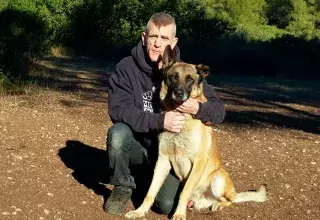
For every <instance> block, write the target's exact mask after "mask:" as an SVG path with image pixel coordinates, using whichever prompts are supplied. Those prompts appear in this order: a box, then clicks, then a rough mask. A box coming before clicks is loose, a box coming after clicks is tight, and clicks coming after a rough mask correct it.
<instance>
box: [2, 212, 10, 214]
mask: <svg viewBox="0 0 320 220" xmlns="http://www.w3.org/2000/svg"><path fill="white" fill-rule="evenodd" d="M2 215H10V212H2Z"/></svg>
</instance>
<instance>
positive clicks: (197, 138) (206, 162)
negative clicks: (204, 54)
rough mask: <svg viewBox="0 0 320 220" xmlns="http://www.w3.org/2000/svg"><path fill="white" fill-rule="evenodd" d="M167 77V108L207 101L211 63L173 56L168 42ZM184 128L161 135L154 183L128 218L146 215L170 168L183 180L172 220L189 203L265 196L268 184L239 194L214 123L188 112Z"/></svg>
mask: <svg viewBox="0 0 320 220" xmlns="http://www.w3.org/2000/svg"><path fill="white" fill-rule="evenodd" d="M162 61H163V71H164V76H165V79H164V80H163V82H162V87H161V91H160V98H161V100H162V102H163V105H164V108H165V110H166V111H171V110H174V109H175V108H176V106H177V105H179V103H182V102H184V101H186V100H187V99H188V98H194V99H197V100H198V101H199V102H202V103H204V102H206V98H205V96H204V94H203V85H202V80H203V78H205V77H206V76H207V75H208V74H209V67H207V66H205V65H201V64H199V65H193V64H188V63H184V62H177V61H176V60H175V54H174V50H172V49H171V47H170V46H167V47H166V49H165V52H164V55H163V58H162ZM184 115H185V123H184V127H183V129H182V131H181V132H180V133H171V132H168V131H164V132H161V133H160V134H159V155H158V160H157V163H156V167H155V170H154V175H153V179H152V183H151V185H150V188H149V191H148V193H147V195H146V197H145V199H144V201H143V203H142V205H141V206H140V207H139V208H138V209H137V210H135V211H131V212H128V213H127V214H126V215H125V217H126V218H129V219H135V218H141V217H144V216H145V214H146V213H147V212H148V210H149V209H150V207H151V206H152V204H153V202H154V199H155V196H156V195H157V193H158V191H159V189H160V187H161V186H162V184H163V182H164V180H165V178H166V176H167V175H168V173H169V172H170V170H171V168H173V169H174V171H175V174H176V176H177V177H178V178H179V180H180V181H181V182H182V183H183V184H184V187H183V190H182V192H181V194H180V197H179V202H178V206H177V209H176V210H175V213H174V215H173V217H172V219H173V220H185V219H186V209H187V206H188V202H189V201H192V203H193V208H194V209H196V210H200V211H201V210H204V209H209V210H211V211H215V210H218V209H221V208H223V207H226V206H230V205H231V204H232V203H238V202H247V201H253V202H263V201H266V197H267V196H266V189H265V187H264V186H261V187H260V189H259V190H258V191H254V192H242V193H236V191H235V188H234V186H233V183H232V181H231V178H230V176H229V175H228V173H227V171H226V170H225V169H224V168H223V167H222V165H221V160H220V156H219V153H218V148H217V143H216V136H215V133H214V130H213V127H212V126H207V125H205V124H203V123H202V122H201V121H200V120H197V119H195V118H194V117H193V116H192V115H190V114H184Z"/></svg>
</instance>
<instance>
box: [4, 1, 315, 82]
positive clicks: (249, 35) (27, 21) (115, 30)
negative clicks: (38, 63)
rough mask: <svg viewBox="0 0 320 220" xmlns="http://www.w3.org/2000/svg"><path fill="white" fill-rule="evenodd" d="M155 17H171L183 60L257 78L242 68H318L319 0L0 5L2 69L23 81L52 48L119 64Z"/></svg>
mask: <svg viewBox="0 0 320 220" xmlns="http://www.w3.org/2000/svg"><path fill="white" fill-rule="evenodd" d="M159 11H166V12H169V13H170V14H172V15H173V16H174V17H175V18H176V22H177V26H178V31H177V34H178V37H179V45H180V47H181V48H182V49H185V51H184V52H183V58H184V59H186V60H189V59H190V60H192V59H195V60H197V59H201V60H205V61H208V62H209V63H208V64H210V65H215V66H217V65H216V64H217V62H219V63H220V64H221V65H222V64H223V65H224V63H234V64H235V68H238V70H239V71H240V70H241V71H242V72H248V71H249V72H250V71H251V72H255V73H256V72H258V71H256V70H255V71H253V70H252V69H255V68H252V67H250V68H248V67H247V66H246V67H244V65H252V61H255V62H256V63H259V65H260V66H266V67H268V68H266V69H268V71H269V70H270V69H269V67H270V66H273V67H274V69H273V70H272V71H271V70H270V71H271V72H273V73H277V72H279V71H278V70H279V68H278V66H279V63H281V62H282V61H283V62H282V63H283V64H284V66H285V67H284V68H280V69H282V70H281V71H283V69H287V72H289V69H290V71H291V70H292V68H291V67H290V68H289V66H288V65H289V64H288V63H289V61H290V60H295V61H297V57H299V59H300V60H299V62H296V63H300V64H301V65H300V64H299V65H300V67H301V68H302V67H303V68H307V69H308V71H311V70H314V69H316V68H318V67H319V62H318V61H316V60H314V59H313V57H312V56H313V55H315V54H316V53H315V51H316V48H318V47H319V46H318V45H319V40H320V0H281V1H279V0H158V1H153V0H118V1H114V0H103V1H102V0H46V1H43V0H10V1H9V0H2V1H0V36H1V38H0V70H1V69H2V71H3V72H4V73H5V74H7V75H8V76H10V77H12V78H15V77H19V76H20V78H21V76H22V78H24V76H25V77H27V75H26V73H27V70H28V63H29V62H30V60H32V59H33V58H34V57H37V56H42V55H43V54H46V53H47V52H48V51H49V49H50V47H52V46H58V47H60V46H61V48H62V47H69V48H71V49H72V50H73V51H75V53H76V54H78V55H89V56H96V57H100V58H106V59H113V60H119V59H121V58H122V57H123V56H125V55H127V54H128V53H129V51H130V48H132V47H133V46H134V45H135V44H136V43H137V42H138V41H139V40H140V37H141V32H142V31H143V30H144V28H145V25H146V23H147V21H148V19H149V17H150V16H151V15H152V14H153V13H155V12H159ZM302 42H303V43H302ZM301 45H304V47H303V48H300V49H299V50H297V49H294V50H293V49H292V48H297V47H300V46H301ZM194 51H198V56H197V57H196V58H194ZM213 51H214V52H213ZM279 52H280V53H279ZM292 53H293V54H292ZM297 53H299V54H297ZM300 53H301V54H303V55H301V54H300ZM280 54H281V56H280ZM283 56H287V57H288V61H285V60H286V59H287V58H285V59H284V57H283ZM294 56H295V57H294ZM289 57H290V58H289ZM201 60H200V61H201ZM235 60H237V62H235ZM240 63H241V64H240ZM302 63H307V64H306V65H305V64H303V65H302ZM270 64H272V65H270ZM310 65H311V66H310ZM260 68H261V67H260ZM311 72H312V71H311ZM313 72H314V71H313ZM289 74H292V71H291V73H289Z"/></svg>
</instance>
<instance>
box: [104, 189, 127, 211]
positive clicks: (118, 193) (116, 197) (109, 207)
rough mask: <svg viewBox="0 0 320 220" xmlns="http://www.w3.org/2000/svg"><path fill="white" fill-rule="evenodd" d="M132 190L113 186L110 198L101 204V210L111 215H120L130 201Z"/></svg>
mask: <svg viewBox="0 0 320 220" xmlns="http://www.w3.org/2000/svg"><path fill="white" fill-rule="evenodd" d="M131 195H132V189H131V188H129V187H126V186H115V187H114V188H113V190H112V192H111V195H110V197H109V198H108V199H107V201H106V202H105V203H104V204H103V210H104V211H105V212H106V213H108V214H112V215H121V214H122V213H123V211H124V209H125V208H126V206H127V203H128V201H129V200H130V199H131Z"/></svg>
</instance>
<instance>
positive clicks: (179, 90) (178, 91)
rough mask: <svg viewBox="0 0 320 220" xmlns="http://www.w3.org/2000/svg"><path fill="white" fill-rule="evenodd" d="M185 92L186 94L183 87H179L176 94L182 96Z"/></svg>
mask: <svg viewBox="0 0 320 220" xmlns="http://www.w3.org/2000/svg"><path fill="white" fill-rule="evenodd" d="M183 94H184V92H183V89H177V90H176V95H177V96H179V97H182V96H183Z"/></svg>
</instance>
